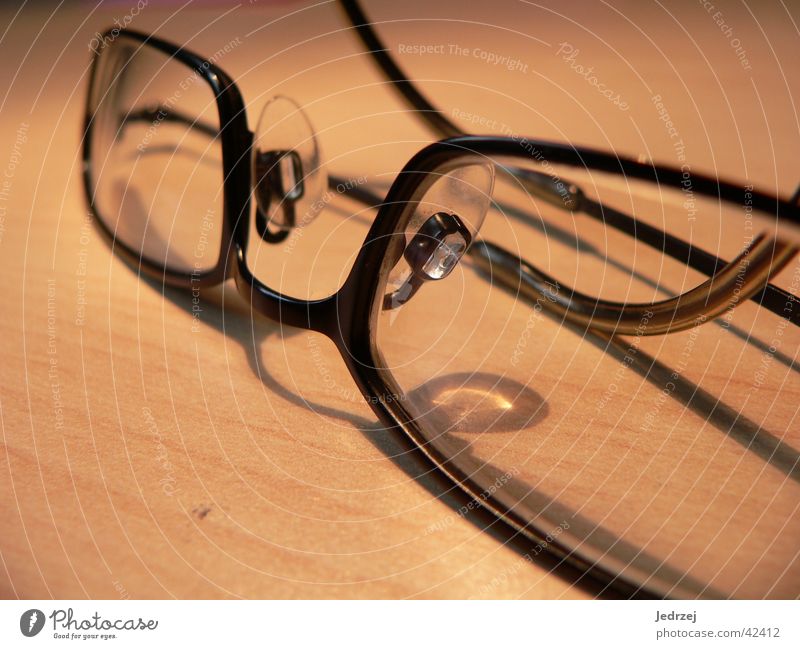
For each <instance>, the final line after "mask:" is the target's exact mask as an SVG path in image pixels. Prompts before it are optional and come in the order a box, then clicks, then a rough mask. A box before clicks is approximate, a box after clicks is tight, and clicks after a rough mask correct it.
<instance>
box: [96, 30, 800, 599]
mask: <svg viewBox="0 0 800 649" xmlns="http://www.w3.org/2000/svg"><path fill="white" fill-rule="evenodd" d="M115 31H117V30H115ZM105 36H106V37H107V38H108V44H107V45H105V46H104V48H102V49H100V50H98V51H97V52H95V55H94V56H95V58H94V61H93V67H92V73H91V77H90V82H89V93H88V96H89V98H90V99H89V102H87V110H86V114H85V120H84V140H83V179H84V188H85V192H86V196H87V200H88V203H89V208H90V211H91V213H92V215H93V217H94V221H95V222H96V223H97V225H98V227H99V229H100V231H101V233H102V234H103V235H104V238H106V240H107V241H108V242H109V244H110V245H111V246H112V248H113V249H114V250H115V251H116V252H118V253H119V254H120V255H121V256H122V257H123V258H124V259H125V260H126V261H128V262H129V263H130V264H131V265H132V266H134V267H138V268H139V269H141V272H143V273H144V274H145V275H147V276H149V277H151V278H154V279H158V280H161V281H163V282H164V283H166V284H168V285H170V286H174V287H178V288H200V289H203V288H209V287H212V286H215V285H218V284H220V283H223V282H225V281H226V280H229V279H233V280H234V281H235V284H236V286H237V289H238V291H239V292H240V294H241V295H242V296H243V297H244V298H245V299H246V300H248V301H249V302H250V304H251V305H252V308H253V309H254V310H256V311H257V312H259V313H260V314H261V315H263V316H265V317H267V318H269V319H271V320H274V321H277V322H279V323H281V324H285V325H289V326H293V327H298V328H301V329H307V330H312V331H316V332H319V333H321V334H323V335H325V336H327V337H328V338H330V339H331V340H332V341H333V342H334V344H335V345H336V347H337V348H338V349H339V351H340V353H341V354H342V357H343V359H344V361H345V364H346V366H347V368H348V370H349V371H350V373H351V375H352V377H353V379H354V380H355V382H356V384H357V385H358V387H359V389H360V390H361V392H362V394H363V396H364V397H365V399H366V401H367V402H368V403H369V405H370V406H371V407H372V409H373V411H374V413H375V415H376V416H377V417H378V418H379V420H380V421H381V423H382V424H383V425H384V426H386V427H387V428H388V429H390V430H397V431H401V432H402V433H404V434H405V435H406V436H407V437H408V438H409V439H410V440H411V441H412V442H413V443H414V445H415V446H416V447H417V448H418V449H419V450H420V451H421V452H422V453H423V455H424V456H425V457H426V458H427V459H428V460H430V461H431V463H432V467H435V468H436V469H438V470H439V471H441V472H442V473H443V474H444V475H446V476H447V477H448V478H449V479H450V480H452V481H453V482H455V484H457V485H459V486H460V487H461V488H462V489H463V490H464V491H465V492H466V493H467V494H468V496H470V497H471V498H474V499H476V501H477V502H479V503H480V504H481V505H482V506H483V507H484V508H486V509H487V510H488V511H490V512H492V513H493V514H494V515H495V516H496V517H497V518H498V519H500V520H501V521H503V522H504V523H507V524H509V525H511V526H512V528H514V529H515V530H517V531H518V532H521V533H522V534H523V535H525V536H526V537H528V538H529V539H531V540H532V541H534V542H536V543H541V542H543V539H544V538H545V536H546V534H547V532H546V531H545V530H537V529H534V528H532V527H531V521H530V520H525V519H524V518H522V517H520V516H519V515H517V513H516V512H515V511H514V510H513V509H509V508H507V507H504V506H503V505H501V504H499V503H498V502H496V500H495V499H494V498H493V497H492V496H490V497H488V498H485V497H482V494H483V490H484V488H483V486H482V485H480V484H478V483H477V482H475V480H474V479H473V476H471V475H469V474H467V473H466V472H465V471H463V470H461V469H460V468H459V467H458V466H456V465H454V464H453V463H452V462H451V460H450V458H448V457H445V456H444V455H443V454H442V453H440V452H439V451H438V450H437V448H436V447H434V446H432V445H431V444H430V443H429V441H428V438H427V437H426V435H425V434H424V432H423V430H422V429H421V428H420V426H419V424H418V422H417V421H416V419H415V417H414V416H413V415H412V414H411V413H410V412H409V411H408V410H407V409H406V407H405V406H404V404H403V401H402V399H400V398H397V395H398V388H397V385H396V383H395V381H394V379H393V377H392V375H391V372H390V370H389V369H387V368H386V366H385V363H384V362H383V360H382V356H381V353H380V350H379V349H378V346H377V335H376V331H377V315H378V313H379V311H380V308H381V304H382V303H383V299H382V298H383V291H384V290H385V285H386V279H387V275H388V271H389V270H391V268H392V267H393V265H394V260H395V257H396V253H392V248H395V249H396V248H397V246H398V245H400V237H404V236H405V235H404V231H405V226H406V223H407V221H408V219H409V218H410V216H411V213H413V210H408V209H407V206H408V204H409V199H410V198H411V197H413V196H415V195H417V194H418V192H419V190H420V187H421V186H422V185H423V183H425V182H426V179H429V178H430V176H431V175H432V174H436V173H437V170H439V169H441V168H443V167H447V166H448V165H452V164H453V163H454V162H455V161H457V160H459V159H462V158H469V159H474V158H475V157H478V158H485V159H490V160H491V159H494V158H496V157H525V155H524V154H526V153H527V156H528V157H530V159H532V160H535V159H536V158H534V156H533V154H532V153H531V152H530V151H529V150H527V149H524V148H521V147H520V146H519V144H518V142H516V141H515V140H513V139H510V138H502V137H486V136H459V137H453V138H450V139H447V140H442V141H439V142H436V143H433V144H431V145H429V146H426V147H425V148H424V149H422V150H421V151H419V152H418V153H417V154H416V155H415V156H414V157H413V158H411V160H410V161H409V162H408V163H407V164H406V165H405V167H404V168H403V170H402V171H401V172H400V173H399V174H398V176H397V178H396V180H395V181H394V182H393V184H392V185H391V187H390V189H389V191H388V193H387V195H386V197H385V199H384V200H383V201H382V202H381V204H380V205H379V206H376V207H377V208H378V214H377V217H376V219H375V221H374V222H373V224H372V226H371V227H370V230H369V233H368V235H367V237H366V239H365V241H364V243H363V245H362V247H361V249H360V251H359V253H358V255H357V257H356V259H355V262H354V264H353V267H352V269H351V271H350V273H349V275H348V277H347V279H346V280H345V282H344V284H343V285H342V287H341V288H340V289H339V290H338V291H337V292H336V293H335V294H333V295H331V296H329V297H327V298H323V299H319V300H303V299H296V298H292V297H289V296H286V295H283V294H281V293H279V292H277V291H275V290H273V289H271V288H269V287H268V286H266V285H265V284H263V283H262V282H261V281H259V280H258V279H257V278H256V277H255V276H254V275H253V273H252V271H251V270H250V269H249V267H248V265H247V256H246V250H247V243H248V237H249V218H250V201H251V169H250V165H251V156H250V149H251V146H252V142H253V133H252V132H251V131H250V130H249V127H248V125H247V118H246V112H245V106H244V101H243V99H242V95H241V92H240V91H239V89H238V87H237V86H236V84H235V82H234V81H233V80H232V79H231V78H230V77H229V76H228V75H227V74H226V73H225V72H224V71H223V70H221V69H220V68H219V67H217V66H216V65H214V64H213V63H210V62H209V61H207V60H206V59H203V58H202V57H200V56H198V55H196V54H193V53H191V52H189V51H187V50H186V49H184V48H183V47H180V46H177V45H174V44H171V43H168V42H166V41H163V40H161V39H158V38H155V37H153V36H150V35H147V34H143V33H140V32H137V31H134V30H127V29H126V30H120V31H118V32H117V33H116V35H114V37H113V38H112V31H111V30H108V31H107V32H106V34H105ZM122 37H127V38H131V39H133V40H135V41H138V42H139V43H141V44H142V46H148V47H153V48H156V49H157V50H159V51H161V52H163V53H164V54H166V55H168V56H170V57H172V58H174V59H175V60H177V61H179V62H181V63H184V64H185V65H187V66H189V67H190V68H191V69H193V70H194V71H195V72H197V73H198V74H199V75H200V77H201V78H202V79H203V80H204V81H205V82H206V83H208V84H209V86H210V87H211V89H212V91H213V92H214V95H215V97H216V104H217V108H218V111H219V119H220V130H219V137H220V139H221V144H222V161H223V164H222V166H223V223H222V241H221V248H220V255H219V261H218V263H217V266H216V267H215V268H214V269H212V270H210V271H207V272H204V273H199V274H198V273H192V272H181V271H175V270H172V269H170V268H166V267H164V266H163V265H161V264H158V263H155V262H154V261H152V260H150V259H148V258H146V257H143V256H142V254H141V253H140V252H139V251H137V250H135V249H133V248H131V247H130V246H128V245H126V244H125V243H123V242H121V241H119V240H116V239H115V236H114V232H113V231H112V230H111V229H110V228H109V226H108V225H107V224H106V222H105V221H104V220H103V219H102V218H101V217H100V215H99V214H98V213H97V211H96V206H95V204H94V201H93V183H92V177H91V140H92V126H93V115H92V112H91V106H90V103H91V97H93V96H94V94H93V93H94V92H95V91H96V90H97V88H96V87H95V85H96V84H97V67H98V66H97V65H96V62H97V59H98V57H100V56H102V55H103V52H104V51H105V48H108V47H114V42H115V41H116V40H117V39H119V38H122ZM104 42H106V41H104ZM529 142H531V143H532V144H533V145H535V147H536V149H537V150H538V151H539V152H540V153H541V154H542V155H544V156H545V158H546V159H547V160H548V161H549V162H551V163H552V164H571V165H574V166H580V167H583V168H588V169H593V170H596V171H603V172H609V173H619V174H624V175H627V176H629V177H632V178H637V179H641V180H650V181H653V182H657V183H660V184H661V185H667V186H670V187H675V188H680V187H681V181H682V172H681V170H680V169H677V168H674V167H668V166H660V165H651V164H643V163H640V162H637V161H635V160H632V159H626V158H622V157H620V156H617V155H611V154H607V153H604V152H601V151H597V150H593V149H588V148H575V147H572V146H568V145H562V144H557V143H552V142H545V141H537V140H529ZM693 181H694V186H693V189H694V191H695V192H696V193H698V194H700V195H705V196H709V197H714V198H720V199H723V200H728V201H733V202H740V201H744V200H745V189H744V188H743V187H741V186H738V185H734V184H731V183H726V182H723V181H719V180H718V179H714V178H711V177H707V176H702V175H693ZM747 199H748V200H749V201H750V203H749V204H750V205H752V207H753V208H754V209H764V210H766V211H769V212H772V213H775V214H776V215H777V217H778V219H783V220H785V221H786V222H788V223H792V224H794V225H798V224H800V209H798V208H797V207H796V206H795V205H793V204H791V203H788V202H786V201H783V200H781V199H779V198H777V197H775V196H770V195H768V194H765V193H761V192H758V191H751V192H749V193H748V195H747ZM231 251H232V252H233V254H232V255H231V254H229V253H230V252H231ZM568 539H569V534H568V533H567V532H565V533H564V534H563V535H561V536H560V537H559V538H558V539H555V540H549V541H548V542H547V543H546V547H547V549H548V551H549V552H550V553H551V554H554V555H555V556H557V557H561V558H565V559H567V560H568V561H569V562H570V563H571V564H573V565H576V566H577V567H579V568H581V569H585V570H587V571H588V572H590V573H591V574H593V575H595V576H598V577H600V578H602V579H603V580H605V581H608V582H614V583H615V584H616V586H617V587H618V588H619V587H620V586H621V585H626V586H627V588H629V589H630V590H631V591H633V592H642V591H644V592H651V593H652V594H656V595H662V594H663V593H660V592H659V590H658V588H652V590H651V588H650V587H649V586H645V587H644V588H642V586H641V584H642V583H643V581H646V579H644V580H643V578H642V576H641V575H634V574H627V573H626V572H625V570H624V567H621V568H620V570H619V571H613V570H607V569H606V568H604V567H603V566H602V565H600V564H598V557H596V556H591V553H590V552H586V551H585V548H584V549H583V550H581V549H575V548H576V546H578V545H580V543H579V540H576V541H575V542H573V543H569V542H567V540H568Z"/></svg>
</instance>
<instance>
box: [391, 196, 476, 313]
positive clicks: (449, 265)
mask: <svg viewBox="0 0 800 649" xmlns="http://www.w3.org/2000/svg"><path fill="white" fill-rule="evenodd" d="M470 243H472V234H471V233H470V231H469V228H467V227H466V226H465V225H464V222H463V221H462V220H461V219H460V218H459V217H458V216H457V215H456V214H449V213H447V212H437V213H436V214H434V215H433V216H431V217H430V218H429V219H427V220H426V221H425V222H424V223H423V224H422V225H421V226H420V229H419V231H418V232H417V233H416V234H415V235H414V237H413V238H412V239H411V241H410V243H409V244H408V245H407V246H406V249H405V251H404V252H403V257H404V258H405V261H406V263H407V264H408V269H409V271H410V272H408V273H407V276H406V278H405V281H404V282H403V283H402V284H401V285H400V286H399V287H398V288H397V290H396V291H395V292H393V293H391V294H388V295H386V297H385V298H384V308H385V309H391V308H395V307H398V306H402V305H403V304H405V303H406V302H408V300H410V299H411V298H412V297H413V296H414V294H415V293H416V292H417V291H418V290H419V288H420V287H421V286H422V285H423V284H424V283H425V282H429V281H434V282H435V281H438V280H441V279H444V278H445V277H447V276H448V275H449V274H450V273H451V272H453V269H454V268H455V267H456V266H457V265H458V262H459V261H460V260H461V258H462V257H463V256H464V253H465V252H466V251H467V248H469V245H470Z"/></svg>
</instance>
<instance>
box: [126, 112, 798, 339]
mask: <svg viewBox="0 0 800 649" xmlns="http://www.w3.org/2000/svg"><path fill="white" fill-rule="evenodd" d="M123 121H124V122H128V121H153V122H156V121H172V122H177V123H180V124H185V125H187V126H190V127H192V128H194V129H197V130H199V131H200V132H202V133H204V134H206V135H209V136H210V137H217V136H218V135H219V130H218V129H217V128H215V127H213V126H211V125H209V124H206V123H204V122H201V121H199V120H196V119H192V118H191V117H189V116H186V115H184V114H182V113H180V112H178V111H175V110H174V109H171V108H169V107H166V106H158V107H155V108H143V109H141V110H139V111H135V112H132V113H128V114H127V115H126V116H125V119H124V120H123ZM506 170H507V171H508V172H509V173H510V174H511V175H512V176H514V177H515V178H517V179H518V180H520V182H521V183H522V185H523V186H524V187H525V189H526V190H527V191H528V192H529V193H531V194H533V195H535V196H537V197H539V198H541V199H543V200H545V201H547V202H549V203H551V204H553V205H555V206H557V207H561V208H562V209H564V210H567V211H577V210H579V209H580V210H581V211H583V212H584V213H586V214H589V215H592V216H594V217H595V218H598V219H600V220H602V221H604V222H605V223H607V224H609V225H611V226H612V227H615V228H616V229H618V230H621V231H622V232H625V233H626V234H629V235H630V236H633V237H635V238H637V239H638V240H641V241H643V242H645V243H647V244H648V245H650V246H652V247H653V248H656V249H658V250H662V251H663V252H664V253H666V254H668V255H669V256H671V257H673V258H674V259H678V260H680V261H682V262H684V263H686V264H687V265H689V266H691V267H692V268H694V269H695V270H698V271H700V272H702V273H704V274H705V275H708V276H709V277H712V278H714V280H716V278H717V276H718V275H719V273H721V272H723V271H724V270H725V269H730V268H732V267H733V268H736V267H738V264H737V260H739V259H741V257H742V255H740V256H739V257H737V259H736V260H734V261H732V262H725V261H724V260H722V259H720V258H719V257H716V256H715V255H712V254H711V253H708V252H705V251H704V250H702V249H700V248H697V247H696V246H692V245H690V244H688V243H686V242H685V241H683V240H682V239H679V238H677V237H674V236H672V235H670V234H667V233H666V232H664V231H663V230H659V229H658V228H655V227H653V226H651V225H649V224H647V223H642V222H639V221H637V220H636V219H633V218H631V217H630V216H628V215H627V214H624V213H622V212H619V211H617V210H615V209H613V208H610V207H607V206H605V205H603V204H601V203H598V202H596V201H593V200H591V199H589V198H587V197H586V196H585V195H584V194H583V192H582V191H581V190H580V188H578V187H576V186H574V185H570V186H568V187H567V195H566V196H565V194H564V191H563V190H562V189H560V188H559V187H558V185H557V183H555V181H554V180H553V179H552V178H551V177H550V176H549V175H547V174H541V173H538V172H530V173H522V174H520V173H519V172H520V171H521V172H527V171H528V170H520V169H515V168H508V169H506ZM341 184H347V183H344V181H343V179H341V178H337V177H335V176H330V177H329V179H328V185H329V187H331V188H336V187H337V186H340V185H341ZM346 193H347V195H348V196H350V197H351V198H353V199H354V200H357V201H359V202H361V203H363V204H366V205H371V206H377V205H379V204H380V203H381V199H380V198H379V197H378V196H377V195H375V194H373V193H372V192H370V191H369V190H367V189H365V188H361V187H353V188H351V189H349V190H348V191H347V192H346ZM754 245H755V242H754ZM775 246H776V259H775V262H776V263H777V262H778V248H780V249H781V250H783V251H784V252H783V253H782V254H784V255H788V256H787V257H786V258H783V257H782V258H781V259H782V261H781V264H780V267H783V266H784V265H785V264H786V263H787V262H788V261H789V259H791V257H792V256H793V255H794V254H795V252H796V249H794V248H793V247H790V246H786V245H783V244H777V243H776V244H775ZM759 249H761V248H760V247H759ZM490 251H491V252H492V255H491V258H492V259H493V260H494V261H493V263H494V264H495V265H496V266H497V268H496V269H495V272H499V273H500V274H501V275H500V277H501V281H504V282H511V284H510V286H512V287H515V286H517V285H518V284H519V283H520V278H522V279H523V280H527V281H523V284H524V285H525V286H528V289H526V290H530V291H533V293H535V294H537V295H538V296H539V298H540V299H541V297H542V296H543V291H545V292H546V291H547V287H548V286H551V285H552V284H553V283H554V282H553V280H552V278H549V277H548V276H547V275H545V274H544V273H541V272H539V271H537V270H536V269H535V268H534V267H533V266H531V265H530V264H528V263H527V262H524V261H523V260H521V259H519V257H516V256H515V255H513V254H512V253H509V252H507V251H505V250H504V249H502V248H500V247H499V246H496V245H494V244H491V243H487V242H483V241H481V242H476V243H475V244H474V245H473V246H472V248H471V253H472V256H473V257H475V258H476V260H478V262H479V264H480V263H481V261H482V260H483V263H486V262H487V261H489V257H487V255H488V254H489V252H490ZM743 254H744V253H743ZM751 255H752V251H751ZM750 259H751V262H752V256H751V258H750ZM755 275H756V273H750V276H751V277H755ZM769 276H770V275H767V279H769ZM502 277H505V279H504V280H503V279H502ZM514 277H516V279H514ZM711 281H712V280H709V282H711ZM709 282H706V283H705V284H703V285H701V286H700V287H698V288H697V289H695V291H698V290H700V289H701V288H702V287H703V286H707V285H708V284H709ZM721 285H723V284H722V283H719V284H718V286H721ZM748 286H749V287H751V288H752V290H749V291H748V292H747V295H746V297H743V296H744V295H745V293H744V291H743V290H740V292H739V296H740V299H747V298H749V299H751V300H754V301H756V302H758V303H759V304H760V305H761V306H763V307H765V308H767V309H768V310H769V311H772V312H773V313H776V314H777V315H779V316H781V317H784V318H786V319H787V320H789V322H791V323H792V324H794V325H800V300H798V299H797V298H796V297H795V296H793V295H792V294H791V293H787V292H786V291H784V290H782V289H780V288H778V287H777V286H773V285H772V284H769V283H766V286H764V283H761V284H759V283H757V282H755V281H753V283H752V284H748ZM759 288H761V290H759ZM707 294H708V291H706V293H702V295H707ZM563 295H564V296H567V295H568V301H567V302H564V303H561V306H559V305H558V303H553V302H550V301H549V300H548V302H547V305H548V306H550V307H552V308H555V309H556V310H557V311H561V310H563V308H565V307H564V304H568V305H569V306H568V308H569V309H571V310H573V311H574V313H575V314H576V315H575V319H573V318H570V319H571V320H573V321H575V322H578V323H583V324H586V323H587V322H586V317H587V314H594V315H592V321H593V323H594V324H593V325H592V326H594V327H595V328H596V329H602V330H606V331H609V330H611V329H613V330H614V331H616V332H617V333H623V331H627V330H629V329H626V327H627V326H628V325H626V324H625V323H626V322H628V321H629V320H630V319H631V318H632V319H633V321H634V323H635V326H638V324H639V322H640V321H641V317H642V315H643V311H642V310H643V309H645V308H648V307H651V306H652V305H624V304H622V303H604V302H598V301H597V300H595V299H594V298H591V297H589V296H586V295H583V294H581V293H579V292H577V291H572V290H570V291H569V292H568V293H565V294H563ZM698 295H700V293H698ZM675 299H679V298H675ZM680 299H684V300H686V299H687V297H686V296H683V298H680ZM669 302H670V300H667V301H665V302H663V303H656V304H665V303H669ZM598 305H611V306H609V307H608V308H610V309H611V310H610V311H601V312H600V313H599V314H598ZM623 307H624V308H625V309H631V311H630V312H629V315H626V316H625V317H624V318H621V317H620V312H621V311H620V310H621V309H623ZM665 308H666V311H667V312H669V311H670V309H671V308H672V307H665ZM723 310H724V309H723ZM787 312H789V313H788V315H787ZM685 313H687V311H686V310H685V308H684V310H682V311H680V313H679V314H678V315H682V314H685ZM709 313H710V312H709ZM659 317H661V318H663V316H659ZM682 317H683V316H682ZM706 317H709V315H708V314H707V315H706ZM696 319H697V316H693V317H692V318H690V321H688V323H687V324H685V326H683V327H682V328H686V327H691V326H693V323H694V322H695V320H696ZM609 327H610V328H611V329H609ZM677 330H678V329H675V327H674V326H672V327H670V328H669V331H677ZM648 332H649V333H661V332H662V330H660V329H656V327H655V325H653V327H652V328H651V329H649V330H648Z"/></svg>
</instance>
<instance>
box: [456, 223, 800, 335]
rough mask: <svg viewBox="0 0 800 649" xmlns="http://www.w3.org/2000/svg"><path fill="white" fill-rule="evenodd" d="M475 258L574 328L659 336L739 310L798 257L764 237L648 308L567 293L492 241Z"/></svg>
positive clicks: (477, 248) (493, 276)
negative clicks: (706, 275)
mask: <svg viewBox="0 0 800 649" xmlns="http://www.w3.org/2000/svg"><path fill="white" fill-rule="evenodd" d="M469 254H470V256H471V257H472V259H473V260H474V261H475V263H476V265H477V266H478V267H479V268H480V269H481V270H482V271H483V272H484V273H486V274H487V275H488V276H489V278H490V280H491V281H493V282H495V281H496V282H498V283H499V284H500V285H502V286H504V287H505V288H506V289H509V290H511V291H513V292H517V291H519V292H520V293H521V294H522V295H523V296H524V297H526V298H527V299H528V300H530V301H531V302H534V303H538V304H541V305H542V306H543V307H546V308H548V309H549V310H550V311H553V312H555V313H557V314H559V315H561V316H562V317H563V318H565V319H566V320H568V321H570V322H572V323H573V324H576V325H579V326H582V327H591V328H592V329H594V330H596V331H604V332H607V333H610V334H622V335H638V336H654V335H660V334H666V333H673V332H677V331H682V330H684V329H690V328H692V327H694V326H696V325H698V324H701V323H703V322H706V321H707V320H711V319H713V318H715V317H717V316H719V315H721V314H723V313H724V312H725V311H728V310H730V309H733V308H734V307H736V306H737V304H738V303H739V302H741V301H743V300H746V299H747V298H748V297H750V296H752V295H753V294H755V293H757V292H758V290H759V289H760V288H761V287H763V286H764V284H766V282H767V281H768V280H769V278H770V276H771V275H773V274H775V273H777V272H779V271H780V270H781V269H782V268H783V267H784V266H785V265H786V264H787V263H788V262H789V261H790V260H791V259H792V258H793V257H794V256H795V254H797V248H796V247H794V246H792V245H791V244H786V243H783V242H780V241H777V240H775V239H771V238H769V237H767V236H765V235H760V236H758V237H756V238H755V239H754V240H753V242H752V243H751V245H750V246H749V247H748V248H747V249H746V250H744V251H743V252H742V253H741V254H740V255H739V256H738V257H736V259H734V260H733V261H731V262H730V263H728V264H726V265H725V266H724V267H723V268H722V269H720V270H719V271H718V272H717V273H716V274H715V276H714V277H713V278H711V279H708V280H706V281H705V282H704V283H703V284H701V285H700V286H698V287H697V288H694V289H692V290H690V291H688V292H686V293H684V294H682V295H679V296H678V297H674V298H669V299H666V300H661V301H659V302H653V303H642V304H631V303H623V302H611V301H607V300H598V299H594V298H592V297H590V296H588V295H584V294H582V293H579V292H577V291H574V290H571V289H568V288H567V289H562V288H561V287H559V285H558V283H557V282H556V280H554V279H553V278H552V277H550V276H549V275H547V274H546V273H543V272H541V271H539V270H537V269H536V268H535V267H534V266H532V265H531V264H529V263H528V262H527V261H525V260H524V259H521V258H520V257H518V256H516V255H514V254H512V253H510V252H509V251H507V250H505V249H503V248H501V247H500V246H497V245H495V244H493V243H491V242H488V241H483V240H480V241H476V242H475V243H474V244H473V246H472V247H471V248H470V251H469Z"/></svg>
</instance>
